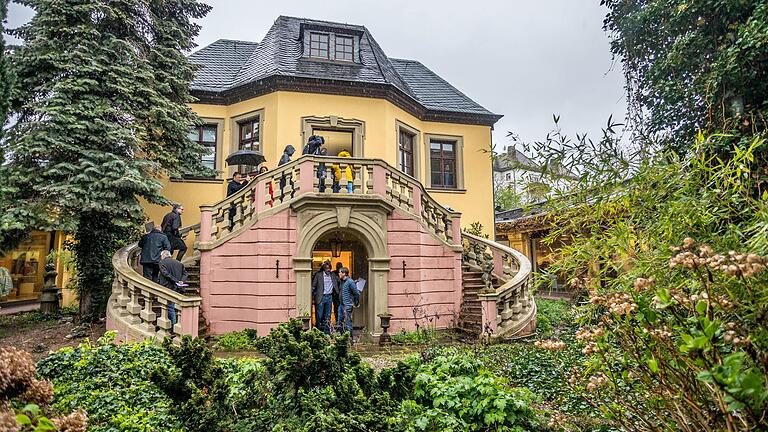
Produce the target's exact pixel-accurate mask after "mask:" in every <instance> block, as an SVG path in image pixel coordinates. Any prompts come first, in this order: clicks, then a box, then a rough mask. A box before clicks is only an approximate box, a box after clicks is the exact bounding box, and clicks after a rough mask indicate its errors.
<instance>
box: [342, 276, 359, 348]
mask: <svg viewBox="0 0 768 432" xmlns="http://www.w3.org/2000/svg"><path fill="white" fill-rule="evenodd" d="M339 278H340V279H341V287H340V288H339V291H340V292H341V309H342V310H343V312H342V317H341V318H342V323H343V324H342V329H343V330H344V331H348V332H349V336H350V341H351V340H352V309H353V308H354V307H355V306H358V305H359V304H360V291H358V290H357V284H356V283H355V281H354V280H352V278H351V277H350V276H349V269H348V268H346V267H342V268H341V269H340V270H339Z"/></svg>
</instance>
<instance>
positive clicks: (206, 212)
mask: <svg viewBox="0 0 768 432" xmlns="http://www.w3.org/2000/svg"><path fill="white" fill-rule="evenodd" d="M212 230H213V208H212V207H210V206H200V236H199V237H198V239H197V241H198V243H208V242H210V241H211V232H212Z"/></svg>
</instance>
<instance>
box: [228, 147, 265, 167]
mask: <svg viewBox="0 0 768 432" xmlns="http://www.w3.org/2000/svg"><path fill="white" fill-rule="evenodd" d="M266 161H267V160H266V159H265V158H264V155H263V154H261V152H257V151H255V150H238V151H236V152H234V153H232V154H230V155H229V156H227V164H228V165H250V166H259V165H261V164H263V163H264V162H266Z"/></svg>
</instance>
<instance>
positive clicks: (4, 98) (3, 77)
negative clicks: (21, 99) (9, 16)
mask: <svg viewBox="0 0 768 432" xmlns="http://www.w3.org/2000/svg"><path fill="white" fill-rule="evenodd" d="M7 12H8V0H0V139H2V138H3V126H5V121H6V119H7V116H8V103H9V100H10V97H11V95H10V92H11V74H10V73H9V71H8V59H6V55H5V40H4V39H3V37H2V35H3V31H4V24H5V17H6V13H7ZM2 160H3V154H2V153H0V162H2Z"/></svg>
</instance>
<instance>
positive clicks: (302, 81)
mask: <svg viewBox="0 0 768 432" xmlns="http://www.w3.org/2000/svg"><path fill="white" fill-rule="evenodd" d="M276 91H291V92H299V93H319V94H331V95H341V96H357V97H369V98H376V99H385V100H388V101H389V102H392V103H393V104H394V105H396V106H397V107H399V108H401V109H403V110H405V111H407V112H408V113H410V114H412V115H413V116H415V117H417V118H418V119H419V120H422V121H429V122H442V123H460V124H472V125H482V126H493V125H494V124H495V123H496V122H497V121H498V120H499V119H500V118H501V117H502V116H501V115H498V114H476V113H461V112H452V111H437V110H431V109H427V108H426V107H424V105H422V104H420V103H419V102H418V101H416V100H415V99H413V98H412V97H411V96H409V95H407V94H405V93H404V92H403V91H402V90H400V89H398V88H397V87H395V86H393V85H391V84H376V83H362V82H355V81H343V80H331V79H319V78H306V77H294V76H281V75H273V76H270V77H267V78H265V79H262V80H258V81H254V82H252V83H248V84H244V85H241V86H239V87H235V88H232V89H229V90H225V91H222V92H211V91H203V90H194V89H193V90H192V95H193V96H194V97H196V98H197V99H198V101H196V103H202V104H211V105H232V104H235V103H237V102H242V101H245V100H248V99H253V98H255V97H258V96H263V95H265V94H269V93H273V92H276Z"/></svg>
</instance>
